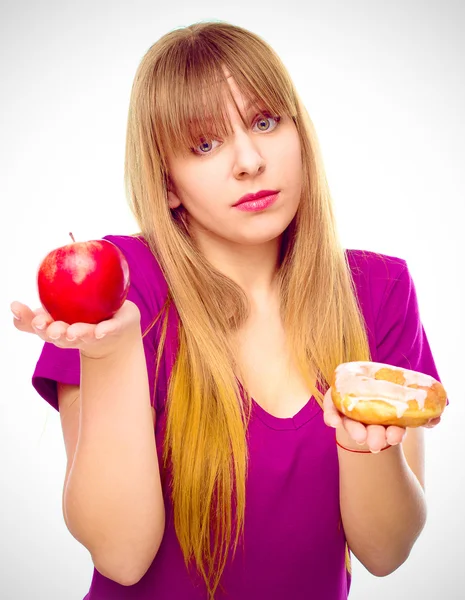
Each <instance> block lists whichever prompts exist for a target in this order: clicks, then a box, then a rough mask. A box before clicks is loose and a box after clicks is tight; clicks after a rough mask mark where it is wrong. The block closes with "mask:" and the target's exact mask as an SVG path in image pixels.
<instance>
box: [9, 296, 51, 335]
mask: <svg viewBox="0 0 465 600" xmlns="http://www.w3.org/2000/svg"><path fill="white" fill-rule="evenodd" d="M10 308H11V312H12V313H13V315H14V325H15V327H16V329H19V330H20V331H25V332H27V333H37V331H36V329H35V328H34V325H38V324H40V325H43V327H42V329H43V328H44V327H47V326H48V325H49V324H50V323H52V321H53V319H52V317H51V316H50V315H49V314H48V312H47V311H46V310H45V309H44V308H43V307H42V306H41V307H39V308H37V309H36V310H34V311H33V310H31V309H30V308H29V306H27V305H26V304H22V303H21V302H17V301H14V302H12V303H11V305H10ZM39 331H40V330H39Z"/></svg>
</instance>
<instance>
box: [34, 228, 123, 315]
mask: <svg viewBox="0 0 465 600" xmlns="http://www.w3.org/2000/svg"><path fill="white" fill-rule="evenodd" d="M70 235H71V239H72V240H73V243H72V244H68V245H67V246H62V247H61V248H56V250H52V251H51V252H50V253H49V254H47V256H46V257H45V258H44V259H43V261H42V262H41V264H40V266H39V270H38V273H37V287H38V290H39V298H40V301H41V303H42V305H43V307H44V308H45V310H47V311H48V312H49V313H50V315H51V316H52V317H53V319H54V320H55V321H65V323H69V324H70V325H71V324H72V323H78V322H79V323H93V324H96V323H100V322H101V321H105V320H106V319H110V318H111V317H112V316H113V315H114V314H115V313H116V312H117V311H118V310H119V309H120V308H121V306H122V305H123V303H124V301H125V300H126V296H127V295H128V291H129V266H128V263H127V260H126V258H125V256H124V254H123V253H122V252H121V250H120V249H119V248H118V247H117V246H115V244H112V243H111V242H109V241H108V240H91V241H87V242H75V241H74V238H73V236H72V234H70Z"/></svg>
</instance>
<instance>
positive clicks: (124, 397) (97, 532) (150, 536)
mask: <svg viewBox="0 0 465 600" xmlns="http://www.w3.org/2000/svg"><path fill="white" fill-rule="evenodd" d="M146 369H147V367H146V363H145V355H144V350H143V343H142V339H141V336H140V334H139V335H136V336H134V337H131V339H130V340H128V344H127V345H126V346H125V349H124V350H121V351H118V353H117V354H114V355H112V356H110V357H107V358H102V359H91V358H87V357H85V356H83V355H82V354H81V414H80V426H79V436H78V441H77V446H76V451H75V455H74V461H73V464H72V467H71V469H70V472H69V477H68V481H67V484H66V488H65V492H64V507H65V516H66V522H67V526H68V528H69V530H70V532H71V533H72V535H73V536H74V537H75V538H76V539H77V540H79V541H80V542H81V543H82V544H83V545H84V546H86V548H88V550H89V552H90V553H91V555H92V559H93V561H94V564H95V565H96V567H97V568H98V569H99V570H100V571H101V572H102V574H104V575H105V576H107V577H109V578H112V579H115V580H116V581H119V582H121V583H124V582H127V583H128V584H130V583H131V582H133V581H135V580H137V578H138V577H140V576H141V575H142V574H143V573H144V572H145V571H146V570H147V568H148V567H149V566H150V563H151V561H152V560H153V557H154V556H155V554H156V552H157V550H158V547H159V544H160V542H161V539H162V536H163V531H164V517H165V515H164V504H163V496H162V490H161V481H160V473H159V466H158V458H157V451H156V444H155V435H154V428H153V419H152V413H151V408H150V398H149V386H148V381H147V370H146Z"/></svg>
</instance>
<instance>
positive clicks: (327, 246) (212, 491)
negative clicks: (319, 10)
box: [125, 22, 370, 599]
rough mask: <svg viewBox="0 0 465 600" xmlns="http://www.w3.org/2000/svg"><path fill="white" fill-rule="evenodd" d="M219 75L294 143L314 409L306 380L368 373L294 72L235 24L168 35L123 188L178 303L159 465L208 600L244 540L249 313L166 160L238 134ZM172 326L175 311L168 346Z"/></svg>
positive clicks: (286, 303)
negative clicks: (189, 213) (286, 124)
mask: <svg viewBox="0 0 465 600" xmlns="http://www.w3.org/2000/svg"><path fill="white" fill-rule="evenodd" d="M224 67H226V68H227V70H228V71H229V74H230V75H231V76H232V77H233V79H234V81H235V82H236V84H237V85H238V87H239V89H240V90H241V92H242V93H243V94H244V95H245V96H246V97H247V99H249V100H250V101H252V102H257V100H258V101H262V102H264V103H265V105H266V106H267V109H268V110H269V111H270V112H271V114H277V115H282V114H286V115H288V116H289V117H291V118H292V119H293V121H294V123H295V126H296V128H297V131H298V134H299V137H300V142H301V148H302V169H303V172H302V174H303V186H302V195H301V200H300V205H299V208H298V211H297V214H296V216H295V217H294V219H293V221H292V223H291V224H290V225H289V227H288V228H287V229H286V231H285V232H284V234H283V236H282V245H281V256H280V265H279V269H278V272H277V281H278V289H279V293H280V300H281V316H282V320H283V326H284V328H285V331H286V335H287V337H288V340H289V348H291V349H292V350H293V352H294V360H295V361H296V364H297V366H298V368H299V369H300V371H301V373H302V376H303V377H304V378H305V380H306V382H307V384H308V387H309V389H311V391H312V392H313V395H314V396H315V398H316V400H317V401H318V402H319V404H320V405H322V400H323V396H322V393H321V392H320V390H319V389H318V387H316V386H315V385H314V377H313V378H312V376H311V374H312V373H314V374H315V373H316V374H317V382H316V384H317V386H318V384H320V385H321V386H323V388H324V386H327V385H328V384H329V382H330V380H331V377H332V375H333V372H334V369H335V368H336V366H337V365H338V364H340V363H343V362H346V361H351V360H370V350H369V346H368V341H367V336H366V332H365V328H364V321H363V317H362V314H361V311H360V307H359V305H358V303H357V299H356V295H355V290H354V284H353V280H352V278H351V273H350V269H349V265H348V262H347V258H346V255H345V252H344V250H343V249H342V247H341V244H340V242H339V240H338V234H337V231H336V225H335V219H334V214H333V208H332V204H331V198H330V193H329V189H328V184H327V181H326V177H325V173H324V168H323V165H322V160H321V156H320V150H319V146H318V141H317V137H316V134H315V131H314V128H313V124H312V122H311V120H310V118H309V116H308V114H307V112H306V109H305V108H304V106H303V104H302V102H301V100H300V98H299V96H298V94H297V92H296V90H295V88H294V85H293V83H292V81H291V79H290V77H289V74H288V73H287V70H286V68H285V67H284V65H283V64H282V62H281V60H280V59H279V58H278V56H277V55H276V54H275V52H274V51H273V50H272V48H270V46H269V45H268V44H267V43H266V42H265V41H264V40H262V39H261V38H260V37H258V36H257V35H255V34H253V33H251V32H249V31H247V30H245V29H243V28H240V27H237V26H234V25H231V24H228V23H224V22H203V23H196V24H194V25H191V26H189V27H185V28H181V29H176V30H174V31H171V32H169V33H168V34H167V35H165V36H163V37H162V38H161V39H160V40H159V41H157V42H156V43H155V44H154V45H153V46H151V48H149V50H148V51H147V53H146V54H145V56H144V57H143V59H142V61H141V63H140V65H139V68H138V70H137V73H136V77H135V80H134V84H133V88H132V93H131V100H130V107H129V117H128V127H127V145H126V157H125V182H126V193H127V197H128V201H129V203H130V206H131V210H132V211H133V214H134V216H135V218H136V220H137V222H138V224H139V226H140V229H141V233H142V235H143V236H144V238H145V240H146V241H147V243H148V245H149V247H150V249H151V251H152V252H153V254H154V255H155V257H156V258H157V260H158V262H159V264H160V267H161V269H162V272H163V274H164V276H165V278H166V281H167V283H168V290H169V292H168V303H167V305H166V306H165V308H167V306H168V305H169V303H170V302H174V304H175V306H176V309H177V311H178V313H179V317H180V329H179V352H178V356H177V359H176V362H175V365H174V367H173V372H172V376H171V379H170V383H169V390H168V399H167V408H166V410H167V429H166V437H165V447H164V460H165V465H166V464H167V463H168V461H170V464H171V467H172V477H173V481H172V500H173V507H174V525H175V529H176V534H177V537H178V539H179V543H180V546H181V549H182V552H183V555H184V559H185V563H186V566H189V565H190V564H191V562H192V561H194V563H195V565H196V567H197V569H198V572H199V573H200V574H201V576H202V577H203V579H204V581H205V584H206V586H207V591H208V596H209V598H210V599H212V598H214V594H215V591H216V589H217V587H218V585H219V583H220V579H221V575H222V572H223V570H224V567H225V564H226V561H227V556H228V551H229V549H230V548H231V540H232V538H234V544H233V546H232V549H233V552H235V551H236V549H237V546H238V543H239V540H240V539H241V536H242V534H243V528H244V511H245V502H246V497H245V489H246V487H245V482H246V477H247V443H246V432H247V425H248V421H249V418H250V408H251V400H250V397H249V395H248V394H247V391H246V390H242V389H241V387H240V371H239V368H238V365H237V364H236V363H235V360H234V352H233V347H232V344H231V334H232V333H233V332H234V331H237V330H238V329H239V328H240V327H241V325H243V324H244V323H245V321H246V320H247V316H248V303H247V297H246V295H245V293H244V292H243V290H242V289H241V288H240V287H239V286H238V285H237V284H236V283H234V282H233V281H232V280H230V279H229V278H228V277H226V276H225V275H223V274H222V273H220V272H219V271H218V270H216V269H215V268H214V267H213V266H212V265H211V264H210V263H209V262H207V260H206V259H205V258H204V256H203V255H202V254H201V253H200V252H199V250H198V249H197V247H196V246H195V245H194V243H193V240H192V238H191V237H190V235H189V232H188V229H187V226H186V221H185V219H184V216H183V212H182V208H181V209H180V210H175V211H173V212H171V210H170V209H169V206H168V202H167V182H168V180H169V173H168V170H167V156H166V151H165V149H166V148H167V147H170V148H171V150H172V151H173V152H174V153H178V152H183V151H185V149H186V148H189V147H193V146H196V145H197V144H198V143H199V138H200V137H201V134H202V133H203V132H202V129H201V127H202V122H204V119H206V118H207V117H211V116H212V115H213V118H214V122H215V134H216V133H218V135H220V136H225V135H228V134H230V132H231V128H230V123H229V120H228V117H227V112H226V102H227V98H228V97H229V98H230V100H231V101H232V102H234V98H233V97H232V96H231V95H230V94H229V93H228V89H229V86H228V85H226V79H225V77H226V76H225V73H224ZM220 86H221V87H220ZM220 90H221V91H222V92H224V93H219V91H220ZM239 113H240V111H239ZM159 316H160V315H159ZM166 317H167V311H165V321H164V328H163V332H164V333H166ZM163 343H164V335H163V336H162V342H161V347H162V346H163ZM161 347H160V348H159V350H158V356H157V372H158V367H159V362H160V358H161V350H162V348H161ZM241 393H242V397H241ZM233 507H234V509H233Z"/></svg>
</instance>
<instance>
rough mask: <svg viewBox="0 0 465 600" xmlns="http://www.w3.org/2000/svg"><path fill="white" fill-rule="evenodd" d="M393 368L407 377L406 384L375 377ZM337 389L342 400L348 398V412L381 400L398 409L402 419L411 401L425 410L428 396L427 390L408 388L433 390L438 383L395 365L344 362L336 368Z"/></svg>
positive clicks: (421, 374) (398, 414) (398, 415)
mask: <svg viewBox="0 0 465 600" xmlns="http://www.w3.org/2000/svg"><path fill="white" fill-rule="evenodd" d="M384 368H388V369H393V370H395V371H400V372H401V373H402V374H403V376H404V377H405V383H404V384H402V385H400V384H398V383H392V382H391V381H383V380H380V379H375V378H374V377H375V374H376V372H377V371H379V370H380V369H384ZM335 374H336V380H335V387H336V390H337V391H338V392H339V393H340V394H341V396H342V397H344V396H348V398H349V401H350V403H349V405H348V410H349V411H351V410H353V409H354V407H355V406H356V405H357V404H358V403H359V402H361V401H362V402H363V401H365V400H382V401H383V402H387V403H388V404H390V405H391V406H394V408H395V409H396V414H397V417H399V418H400V417H401V416H402V415H403V414H404V412H405V411H406V410H407V409H408V402H409V400H416V401H417V404H418V408H419V409H420V410H423V409H424V407H425V400H426V396H427V392H426V390H420V389H416V388H409V387H408V386H409V385H415V384H416V385H420V386H424V387H431V386H432V385H433V384H434V383H435V382H436V380H435V379H434V378H433V377H430V376H429V375H425V374H424V373H418V372H416V371H410V370H409V369H402V368H400V367H394V366H392V365H386V364H382V363H375V362H363V361H358V362H350V363H344V364H341V365H339V366H338V367H337V369H336V373H335Z"/></svg>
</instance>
